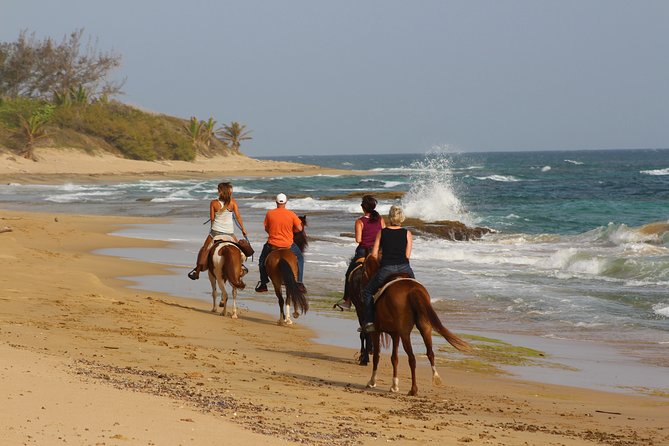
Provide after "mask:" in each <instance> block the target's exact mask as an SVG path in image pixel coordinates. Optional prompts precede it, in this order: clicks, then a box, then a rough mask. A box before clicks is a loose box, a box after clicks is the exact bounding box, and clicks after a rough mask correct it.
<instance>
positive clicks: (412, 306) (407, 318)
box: [366, 258, 471, 395]
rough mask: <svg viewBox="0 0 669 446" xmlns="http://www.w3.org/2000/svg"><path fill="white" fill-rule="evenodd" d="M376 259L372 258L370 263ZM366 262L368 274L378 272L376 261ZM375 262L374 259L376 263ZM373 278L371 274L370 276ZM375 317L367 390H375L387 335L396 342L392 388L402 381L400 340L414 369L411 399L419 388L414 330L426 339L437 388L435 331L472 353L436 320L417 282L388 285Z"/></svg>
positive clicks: (428, 299)
mask: <svg viewBox="0 0 669 446" xmlns="http://www.w3.org/2000/svg"><path fill="white" fill-rule="evenodd" d="M371 259H373V258H370V259H369V260H371ZM369 260H368V261H367V262H366V264H367V274H370V273H371V272H372V271H375V269H376V267H377V265H378V263H377V262H374V261H369ZM374 260H375V259H374ZM370 277H371V274H370ZM374 308H375V311H374V313H375V316H374V325H375V327H376V331H375V332H374V333H372V341H373V346H374V362H373V365H374V367H373V369H372V377H371V378H370V380H369V382H368V383H367V387H370V388H373V387H376V371H377V368H378V365H379V344H380V337H381V333H388V334H389V335H390V337H391V338H392V341H393V352H392V355H391V362H392V364H393V384H392V386H391V387H390V391H391V392H397V391H398V390H399V379H398V377H397V364H398V358H397V350H398V347H399V343H398V341H399V340H402V346H403V347H404V351H405V352H406V354H407V356H408V359H409V366H410V367H411V390H409V393H408V394H409V395H416V393H418V386H417V385H416V357H415V356H414V353H413V348H412V346H411V330H413V327H414V326H416V327H418V331H419V332H420V335H421V336H422V338H423V342H424V343H425V348H426V349H427V357H428V359H429V360H430V365H431V366H432V383H433V384H434V385H440V384H441V378H440V377H439V373H437V368H436V366H435V363H434V351H433V350H432V328H434V329H435V330H437V331H438V332H439V334H441V335H442V336H443V337H444V338H445V339H446V340H447V341H448V342H449V344H451V345H452V346H453V347H455V348H456V349H458V350H461V351H468V350H470V349H471V347H470V346H469V344H468V343H467V342H465V341H463V340H462V339H460V338H459V337H457V336H456V335H454V334H453V333H451V332H450V331H449V330H448V329H447V328H446V327H444V326H443V325H442V323H441V321H440V320H439V317H438V316H437V313H436V312H435V311H434V308H432V304H431V303H430V294H429V293H428V292H427V290H426V289H425V287H424V286H423V285H421V284H420V283H419V282H417V281H416V280H414V279H410V278H400V279H399V280H397V281H394V282H392V283H390V284H389V285H388V287H387V288H386V289H385V290H384V291H383V293H382V294H381V296H380V297H379V298H378V300H377V301H376V303H375V304H374Z"/></svg>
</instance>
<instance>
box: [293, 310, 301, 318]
mask: <svg viewBox="0 0 669 446" xmlns="http://www.w3.org/2000/svg"><path fill="white" fill-rule="evenodd" d="M293 317H294V318H295V319H297V318H298V317H300V313H298V312H297V311H296V312H295V313H293Z"/></svg>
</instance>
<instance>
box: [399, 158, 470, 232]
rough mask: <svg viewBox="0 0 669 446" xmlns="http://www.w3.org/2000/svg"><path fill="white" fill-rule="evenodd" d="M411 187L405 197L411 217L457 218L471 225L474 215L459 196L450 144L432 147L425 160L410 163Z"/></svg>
mask: <svg viewBox="0 0 669 446" xmlns="http://www.w3.org/2000/svg"><path fill="white" fill-rule="evenodd" d="M410 167H411V169H412V171H413V172H414V173H412V175H411V188H410V189H409V192H407V194H406V195H405V196H404V198H403V199H402V206H403V207H404V212H405V214H406V215H407V216H408V217H413V218H420V219H421V220H423V221H427V222H432V221H440V220H458V221H461V222H463V223H464V224H466V225H472V224H473V221H472V217H471V215H469V214H468V213H467V210H466V209H465V207H464V206H463V204H462V203H461V202H460V199H459V198H458V197H457V196H456V193H455V189H454V187H453V171H452V168H451V161H450V156H449V149H448V147H441V148H433V149H432V151H430V152H428V153H427V154H426V155H425V159H423V160H421V161H416V162H414V163H412V164H411V166H410Z"/></svg>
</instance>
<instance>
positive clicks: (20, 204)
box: [0, 149, 669, 386]
mask: <svg viewBox="0 0 669 446" xmlns="http://www.w3.org/2000/svg"><path fill="white" fill-rule="evenodd" d="M272 159H277V160H283V161H294V162H300V163H305V164H313V165H318V166H323V167H330V168H337V169H345V170H351V171H357V172H355V173H352V174H350V175H349V174H342V175H316V176H306V177H305V176H288V175H286V176H273V177H262V178H217V179H215V180H170V179H165V180H159V181H156V180H151V181H148V180H142V181H137V182H131V183H122V182H119V183H115V182H107V183H104V184H102V183H99V182H96V183H91V184H59V185H21V184H8V185H2V186H0V203H1V204H0V206H2V207H3V208H14V209H30V210H35V211H44V212H67V213H92V214H109V215H133V216H155V217H163V218H164V219H166V220H165V221H167V222H168V223H167V224H165V225H158V227H147V226H146V225H140V226H138V227H136V228H130V229H128V230H126V231H124V232H123V234H124V235H134V236H139V237H149V238H160V239H166V240H170V241H171V242H172V247H171V248H170V249H166V250H162V251H161V252H160V253H156V254H155V257H156V258H155V259H153V260H156V261H162V262H163V263H168V264H170V265H173V266H174V268H175V272H176V275H175V279H174V280H172V281H171V282H169V283H168V284H167V285H165V291H171V292H175V291H174V290H175V289H177V290H178V291H177V294H179V295H186V296H188V295H190V296H191V297H196V298H201V299H207V300H208V299H209V289H208V284H207V283H204V282H206V281H200V282H203V283H195V284H194V283H189V282H190V281H188V280H187V279H186V278H185V273H186V271H187V270H188V268H189V267H190V266H191V264H192V263H193V260H194V257H195V253H196V252H197V249H198V247H199V246H200V244H201V242H202V240H203V238H204V236H205V234H206V230H207V227H206V226H204V225H203V224H202V223H203V222H204V221H205V220H207V218H208V207H207V206H208V200H210V199H211V198H214V197H215V190H216V184H217V183H218V182H219V181H222V180H231V181H232V182H233V184H234V196H235V197H236V198H237V200H238V202H239V205H240V208H241V212H242V215H243V217H244V219H245V221H246V222H247V227H248V228H249V229H250V239H251V242H252V243H253V244H254V245H256V248H257V249H260V247H261V244H262V243H263V242H264V233H263V229H262V220H263V216H264V213H265V212H266V211H267V210H268V209H270V208H271V207H273V206H274V204H273V197H274V195H275V194H276V193H278V192H284V193H285V194H287V195H288V197H289V202H288V207H289V208H290V209H293V210H294V211H296V212H297V213H298V214H306V215H307V216H308V221H309V226H308V234H309V236H310V239H311V242H310V247H309V251H308V252H307V254H306V268H305V269H306V273H305V283H306V285H307V287H308V288H309V291H310V296H313V297H317V296H320V297H321V298H327V296H330V295H333V292H335V291H341V290H342V288H343V274H344V271H345V270H346V266H347V262H348V260H349V258H350V256H351V255H352V253H353V251H354V248H355V242H354V240H353V239H352V237H351V233H352V232H353V224H354V220H355V219H356V218H357V217H358V216H359V215H360V213H361V210H360V198H359V196H357V195H355V194H356V193H360V192H367V193H371V194H379V196H388V195H387V194H385V193H386V192H395V191H396V192H401V194H398V195H401V198H396V199H383V198H382V199H380V200H379V208H378V209H379V211H380V212H381V213H384V212H387V211H388V208H389V207H390V206H391V205H392V204H395V203H399V204H401V205H402V206H403V207H404V209H405V213H406V214H407V216H409V217H414V218H418V219H420V220H422V221H424V222H436V221H442V220H458V221H461V222H463V223H465V224H466V225H468V226H485V227H488V228H491V229H493V230H494V231H495V232H493V233H491V234H488V235H485V236H484V237H483V238H482V239H480V240H475V241H467V242H456V241H450V240H446V239H443V238H439V237H438V236H435V235H421V236H418V237H416V238H415V242H414V251H413V254H412V259H411V262H412V266H413V268H414V271H415V273H416V277H417V278H418V279H419V280H421V281H422V282H423V283H424V284H425V285H426V287H427V288H428V290H429V291H430V293H431V296H432V300H433V303H434V306H435V308H436V309H437V310H438V312H439V313H440V316H441V317H442V320H444V322H445V323H446V325H447V326H449V327H450V328H455V329H457V330H460V331H465V332H470V333H483V334H486V335H488V334H489V335H492V336H496V337H502V338H505V339H512V340H518V339H528V338H526V337H532V338H540V339H544V340H547V341H548V340H555V341H562V342H573V343H574V345H582V343H589V344H590V345H597V346H602V349H613V350H615V351H616V352H618V354H622V355H623V356H625V357H629V358H633V359H634V361H637V362H638V363H639V364H645V365H649V366H653V367H660V368H666V367H669V359H667V358H669V355H667V352H668V350H669V150H597V151H552V152H544V151H542V152H490V153H454V152H451V151H449V150H447V149H443V150H441V149H435V150H433V151H431V152H429V153H421V154H401V155H332V156H295V157H274V158H272ZM119 255H122V254H120V253H119ZM250 269H251V273H250V274H251V276H250V277H251V278H250V279H248V280H247V282H250V283H251V284H255V280H256V275H257V268H256V266H255V265H250ZM177 284H178V285H177ZM248 289H251V287H249V288H248ZM253 294H254V293H253V292H252V291H248V290H247V291H245V292H244V293H242V296H245V295H248V297H249V298H252V299H256V298H257V296H253ZM242 299H244V297H242ZM332 299H333V301H334V300H336V299H335V298H334V297H333V298H332ZM306 317H307V318H308V317H309V316H306ZM588 351H592V349H591V350H588ZM603 351H604V350H603ZM607 351H608V350H607ZM664 370H666V369H664ZM665 376H666V375H665ZM667 382H669V381H667ZM665 386H666V385H665Z"/></svg>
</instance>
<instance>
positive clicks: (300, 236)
mask: <svg viewBox="0 0 669 446" xmlns="http://www.w3.org/2000/svg"><path fill="white" fill-rule="evenodd" d="M299 219H300V221H301V222H302V230H301V231H300V232H296V233H295V234H294V235H293V240H294V242H295V244H296V245H297V247H298V248H300V251H302V252H304V250H305V249H307V246H308V245H309V242H308V241H307V233H306V231H305V229H306V227H307V216H306V215H300V216H299Z"/></svg>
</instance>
